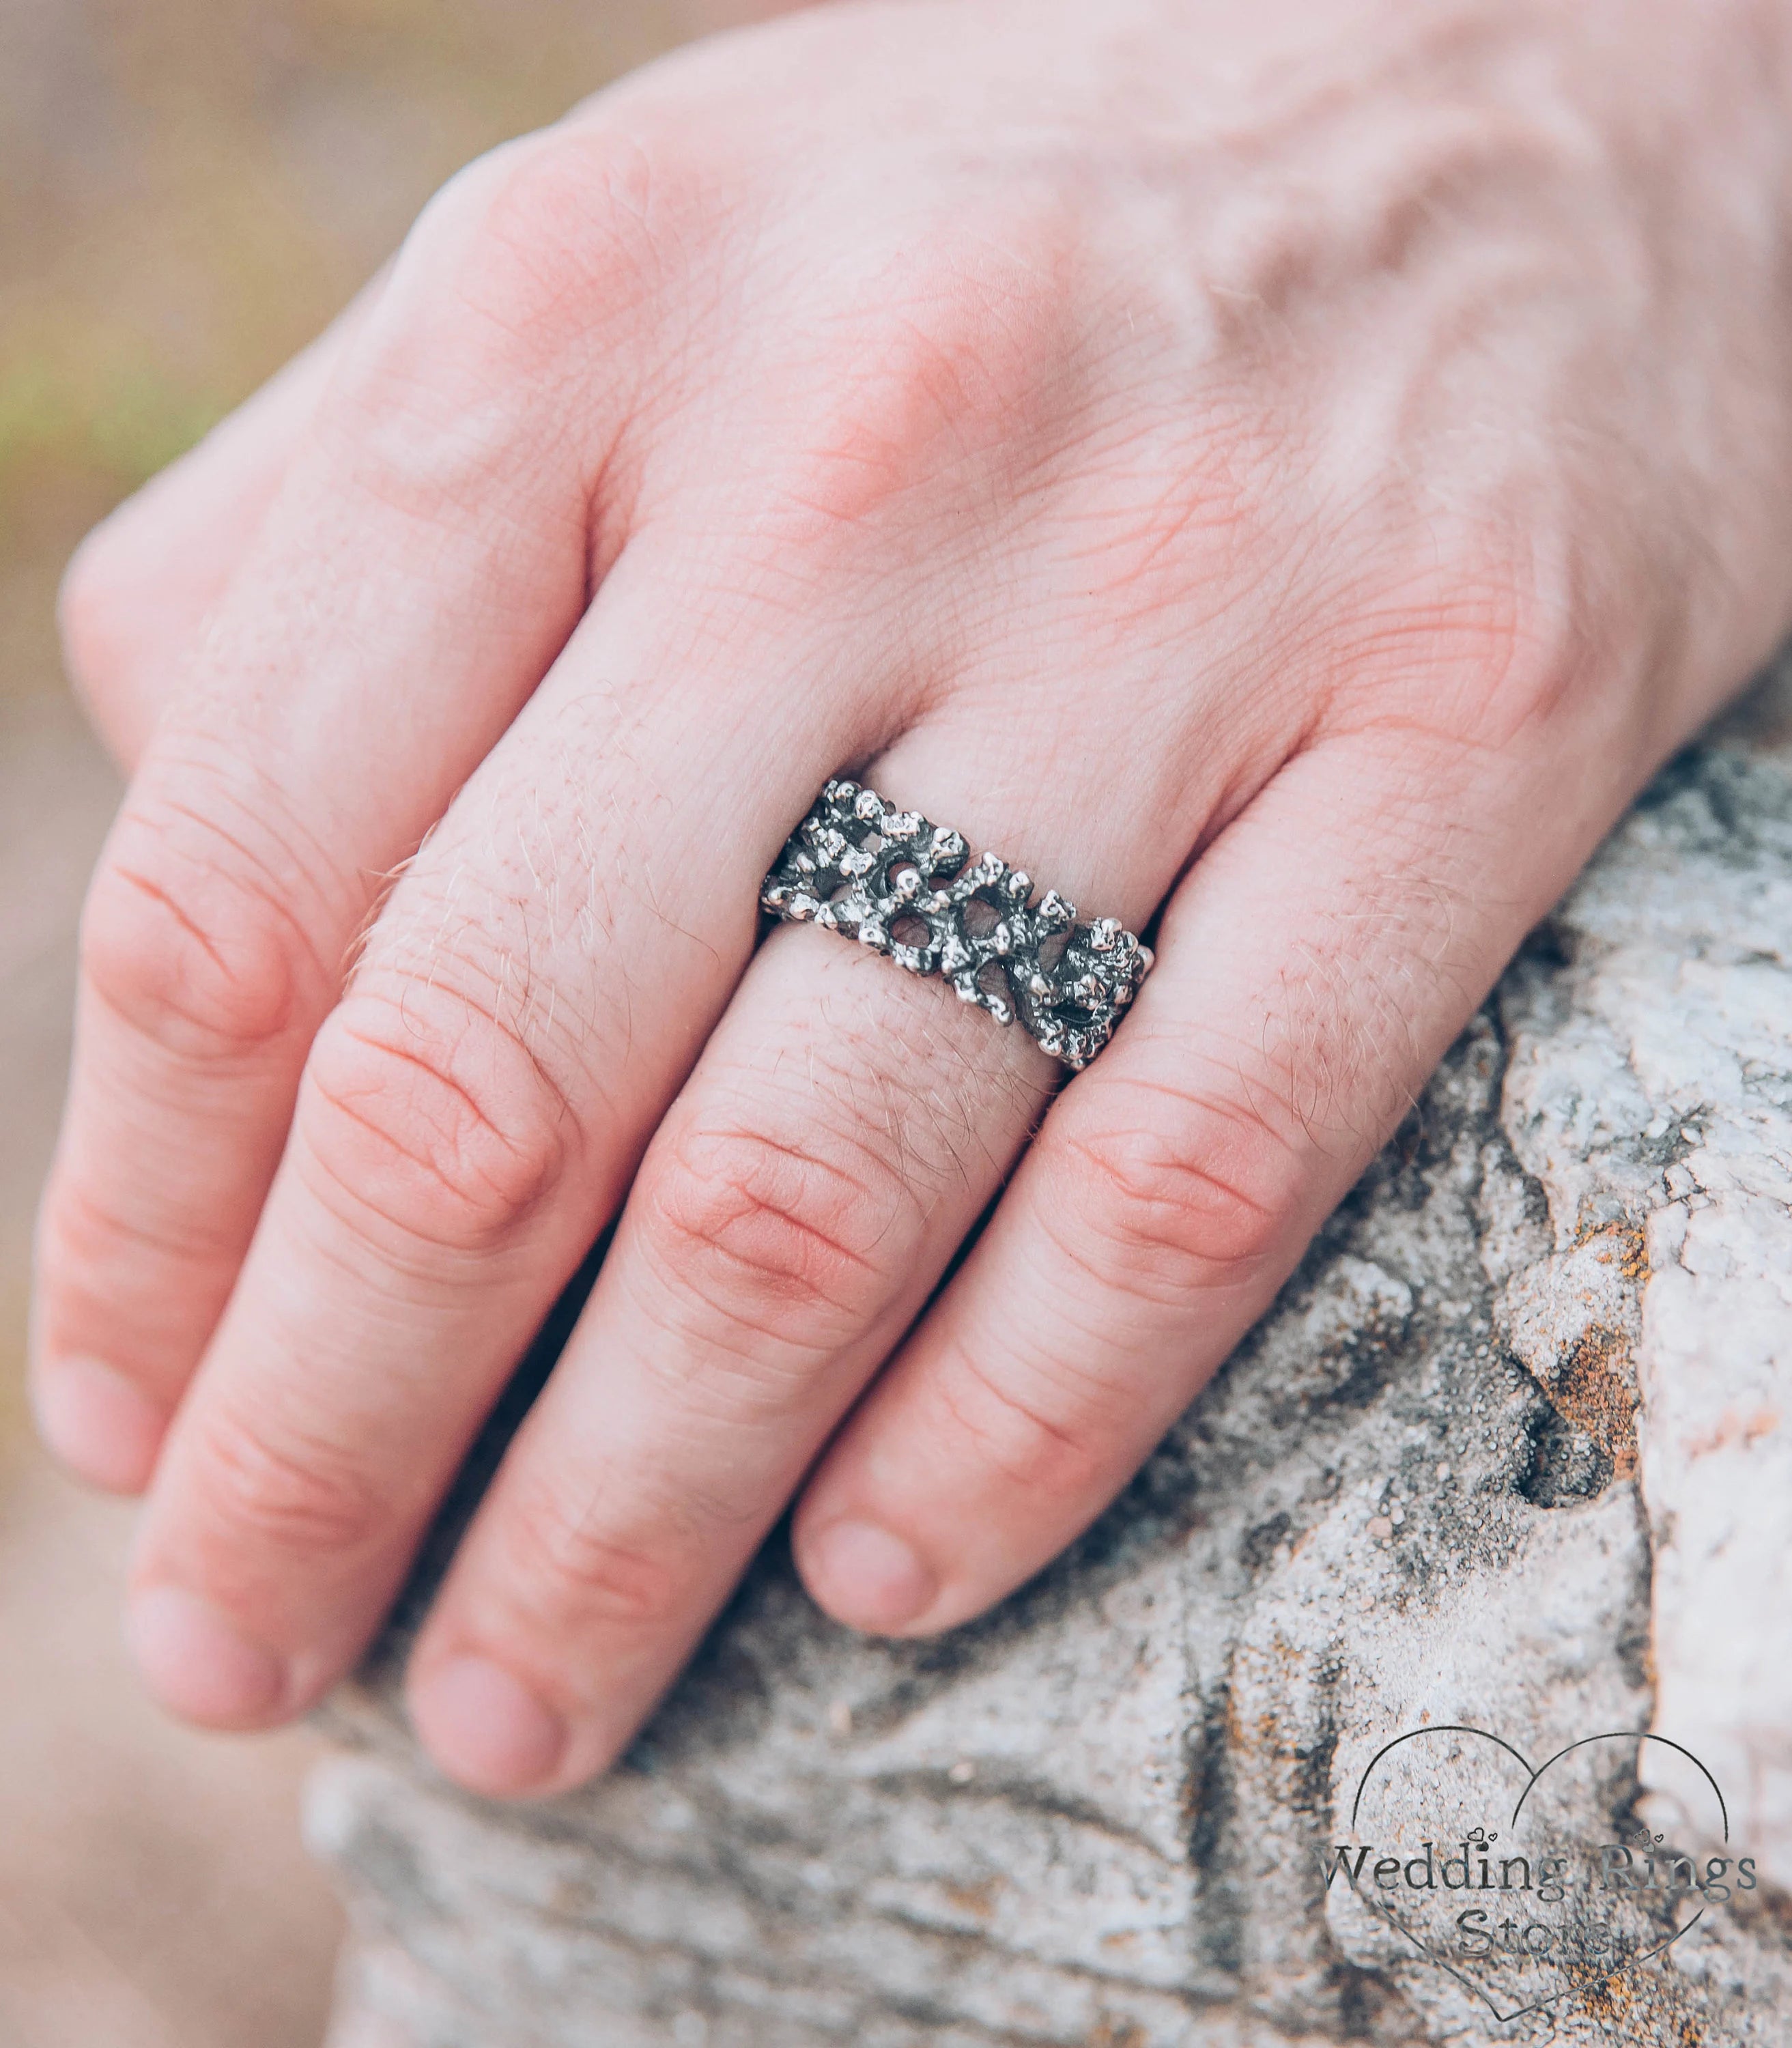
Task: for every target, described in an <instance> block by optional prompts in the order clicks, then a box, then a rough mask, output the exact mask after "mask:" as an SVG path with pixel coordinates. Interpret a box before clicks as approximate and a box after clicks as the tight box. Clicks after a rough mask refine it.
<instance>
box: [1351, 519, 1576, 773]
mask: <svg viewBox="0 0 1792 2048" xmlns="http://www.w3.org/2000/svg"><path fill="white" fill-rule="evenodd" d="M1543 545H1544V544H1543V542H1542V541H1541V540H1538V541H1536V542H1535V543H1534V545H1533V546H1532V547H1531V548H1530V549H1526V548H1522V547H1519V546H1517V545H1514V546H1510V547H1507V546H1503V545H1500V544H1499V542H1497V541H1495V540H1492V539H1490V538H1486V537H1482V538H1480V539H1477V540H1475V541H1467V542H1458V543H1456V544H1455V545H1452V546H1450V547H1449V549H1448V550H1447V552H1446V553H1445V554H1444V555H1443V556H1442V557H1441V558H1437V557H1431V558H1425V559H1422V560H1421V561H1420V563H1419V564H1418V566H1417V567H1415V568H1414V569H1413V571H1412V572H1411V573H1410V574H1407V575H1399V574H1394V575H1380V576H1375V577H1374V578H1371V579H1368V580H1366V582H1365V584H1364V585H1363V589H1362V591H1361V592H1360V595H1359V596H1358V598H1357V599H1356V602H1355V603H1346V604H1345V605H1344V606H1342V607H1339V608H1338V611H1337V614H1336V630H1335V633H1334V634H1333V636H1332V645H1331V649H1330V654H1329V659H1330V660H1331V661H1332V663H1333V664H1334V673H1335V674H1336V677H1338V678H1339V679H1340V681H1339V688H1340V690H1341V692H1342V701H1343V702H1344V704H1346V705H1347V706H1349V707H1351V708H1352V709H1354V710H1356V712H1358V713H1359V714H1360V715H1361V716H1365V717H1366V718H1367V720H1369V721H1370V722H1371V723H1391V724H1392V725H1394V727H1396V728H1398V730H1399V731H1402V732H1405V731H1410V730H1412V729H1414V728H1417V729H1418V730H1421V731H1428V732H1432V733H1436V734H1440V735H1445V736H1447V737H1449V738H1452V739H1457V738H1460V739H1468V740H1470V741H1471V742H1478V743H1480V744H1481V745H1483V746H1485V747H1488V748H1491V749H1495V750H1499V751H1505V750H1506V749H1507V748H1509V747H1511V745H1512V744H1513V743H1514V742H1515V740H1516V739H1519V736H1520V735H1522V733H1523V732H1525V731H1526V730H1527V729H1528V728H1530V727H1533V726H1534V725H1537V724H1539V723H1544V722H1546V721H1547V720H1549V719H1550V716H1552V715H1553V712H1555V711H1556V710H1557V708H1560V707H1561V705H1562V704H1564V703H1565V701H1566V700H1568V699H1569V696H1572V695H1573V691H1574V687H1575V685H1576V683H1577V680H1578V679H1579V677H1581V675H1582V673H1584V671H1585V669H1586V665H1587V660H1588V654H1589V651H1590V649H1591V646H1592V639H1594V638H1597V636H1589V635H1588V633H1587V631H1586V630H1585V627H1584V624H1583V625H1579V626H1577V623H1576V622H1575V620H1574V619H1573V616H1572V615H1571V613H1570V611H1569V608H1568V607H1567V606H1566V604H1565V603H1564V602H1563V601H1561V600H1559V599H1552V598H1551V596H1550V595H1549V589H1550V584H1551V582H1552V581H1557V580H1559V583H1560V587H1561V588H1564V589H1566V588H1573V586H1574V585H1576V584H1581V583H1584V577H1582V576H1580V575H1579V574H1578V572H1576V571H1575V570H1574V569H1573V568H1572V567H1571V566H1570V565H1568V564H1563V565H1561V571H1560V576H1559V579H1558V578H1557V577H1554V576H1551V574H1550V572H1548V569H1547V565H1546V563H1545V562H1544V561H1543V560H1542V559H1541V556H1542V550H1543Z"/></svg>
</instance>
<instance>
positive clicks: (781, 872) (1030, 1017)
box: [759, 782, 1151, 1068]
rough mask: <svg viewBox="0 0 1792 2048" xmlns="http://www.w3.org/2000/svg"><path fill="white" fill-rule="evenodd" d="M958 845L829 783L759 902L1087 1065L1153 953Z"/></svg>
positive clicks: (1070, 1062)
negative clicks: (938, 979)
mask: <svg viewBox="0 0 1792 2048" xmlns="http://www.w3.org/2000/svg"><path fill="white" fill-rule="evenodd" d="M970 853H971V849H970V848H969V846H968V844H967V843H966V841H965V838H964V834H963V833H962V832H952V831H951V830H949V829H948V828H946V827H945V826H943V825H936V824H930V823H929V821H928V820H926V819H925V818H924V817H923V816H921V813H919V812H918V811H898V810H897V809H894V807H893V806H892V805H889V804H886V802H885V801H884V800H883V799H882V797H880V796H879V795H878V793H877V792H876V791H875V789H861V788H860V787H859V785H858V784H857V783H856V782H830V783H828V785H827V787H826V788H825V789H824V790H823V791H822V792H821V793H820V796H819V797H816V800H815V803H814V805H813V808H812V809H810V811H809V815H808V816H807V817H805V819H804V820H803V821H802V823H801V824H799V825H798V826H797V829H796V830H795V831H794V832H793V833H792V834H791V835H790V837H789V841H788V843H787V844H785V848H784V851H783V852H782V854H781V855H779V856H778V865H777V866H776V867H774V868H773V870H772V871H771V872H770V875H767V876H766V879H765V882H764V883H763V885H762V886H761V888H760V890H759V902H760V904H761V906H762V907H763V908H764V909H765V910H769V911H770V913H771V914H772V915H773V916H774V917H782V918H785V919H787V920H788V921H789V922H791V923H793V924H800V925H801V924H807V925H825V926H826V928H827V929H828V930H829V931H831V932H839V933H841V934H842V935H843V936H844V937H848V938H853V939H856V940H857V941H859V944H861V945H862V946H869V947H870V948H871V950H872V951H873V952H879V953H887V954H888V955H889V956H890V959H892V960H894V961H895V963H896V964H897V965H898V967H906V968H907V969H908V970H909V972H910V973H911V974H937V975H943V976H944V977H945V979H947V980H948V981H949V982H950V983H952V987H953V988H954V989H955V990H956V991H957V993H958V995H960V997H961V998H962V999H963V1000H964V1001H965V1002H966V1003H976V1004H977V1005H978V1006H979V1007H980V1008H982V1009H984V1010H987V1011H988V1012H989V1014H991V1016H992V1017H993V1018H995V1020H996V1022H998V1023H1001V1024H1011V1023H1013V1022H1014V1021H1015V1019H1016V1018H1018V1019H1019V1021H1020V1022H1021V1023H1022V1025H1023V1026H1025V1027H1026V1030H1028V1031H1030V1033H1031V1034H1033V1036H1034V1038H1037V1039H1038V1041H1039V1043H1040V1044H1041V1045H1042V1046H1044V1048H1045V1050H1046V1051H1047V1052H1048V1053H1051V1054H1052V1056H1053V1057H1054V1058H1055V1059H1059V1060H1061V1061H1063V1062H1064V1064H1065V1065H1066V1066H1067V1067H1076V1068H1080V1067H1086V1066H1087V1065H1088V1063H1089V1061H1091V1060H1092V1059H1093V1058H1094V1057H1095V1056H1096V1053H1099V1052H1100V1050H1101V1049H1102V1047H1103V1046H1104V1045H1106V1044H1107V1041H1108V1040H1109V1039H1110V1038H1112V1037H1113V1035H1114V1027H1115V1025H1116V1024H1118V1023H1119V1020H1120V1014H1121V1012H1122V1011H1123V1010H1124V1009H1125V1008H1126V1007H1127V1004H1128V1003H1131V1001H1132V999H1133V998H1134V996H1135V995H1137V994H1138V985H1139V983H1141V982H1142V981H1143V980H1144V979H1145V977H1146V975H1147V974H1149V973H1150V971H1151V948H1150V947H1149V946H1147V945H1145V944H1142V943H1141V942H1140V941H1139V940H1138V938H1136V937H1135V936H1134V934H1133V933H1131V932H1128V931H1123V930H1122V929H1121V927H1120V924H1119V920H1118V919H1117V918H1115V917H1098V918H1097V919H1096V921H1095V922H1094V923H1093V924H1079V923H1078V922H1077V921H1076V905H1075V904H1074V903H1072V902H1070V901H1069V899H1068V898H1065V897H1063V896H1061V895H1059V894H1058V893H1057V890H1055V889H1048V890H1046V891H1045V894H1044V895H1043V896H1041V898H1040V899H1039V901H1038V902H1037V903H1035V902H1034V901H1033V900H1032V898H1033V880H1032V877H1031V876H1030V875H1026V874H1024V873H1023V872H1022V871H1021V870H1020V869H1018V868H1015V867H1010V866H1009V865H1008V863H1007V861H1005V860H1003V859H1002V858H1001V856H1000V855H998V854H993V853H984V854H979V855H978V857H977V858H976V859H975V860H972V859H971V857H970Z"/></svg>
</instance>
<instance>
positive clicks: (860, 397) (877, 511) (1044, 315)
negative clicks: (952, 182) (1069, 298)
mask: <svg viewBox="0 0 1792 2048" xmlns="http://www.w3.org/2000/svg"><path fill="white" fill-rule="evenodd" d="M1054 232H1056V230H1055V229H1054V228H1053V227H1049V226H1048V227H1041V229H1040V231H1039V234H1040V236H1041V239H1049V236H1050V235H1052V234H1053V233H1054ZM1000 235H1001V228H1000V226H999V223H998V224H994V225H992V226H991V228H990V230H989V235H988V236H986V235H983V234H980V233H979V234H977V235H966V234H965V233H964V231H963V229H962V228H960V229H959V230H956V231H945V232H944V233H942V234H941V235H940V236H939V237H938V238H937V239H935V241H934V242H933V243H932V244H931V245H930V246H929V247H928V248H927V249H926V250H925V252H923V253H921V254H903V255H902V256H901V257H900V258H898V259H896V260H895V261H894V262H891V263H890V264H889V265H888V266H886V268H885V270H884V271H883V272H882V273H880V274H879V275H878V276H877V277H876V279H875V287H876V289H875V292H867V293H861V295H860V297H859V298H858V299H856V300H855V301H854V302H853V303H852V304H850V305H848V307H846V308H844V309H842V310H841V311H840V312H838V313H837V314H836V316H835V317H834V318H833V319H832V320H830V321H829V322H828V323H827V324H826V331H827V332H828V336H829V337H830V338H829V340H828V343H827V352H826V354H825V355H824V358H823V359H821V361H820V363H817V364H816V365H814V366H813V367H811V368H810V370H809V382H810V389H809V398H808V402H807V405H806V407H805V416H806V417H807V418H808V420H809V425H808V427H807V429H806V430H805V433H804V434H803V436H801V439H800V440H797V441H795V442H794V443H793V444H791V446H790V448H789V450H788V452H787V454H786V456H785V461H786V463H787V464H788V467H787V468H786V470H785V476H784V480H783V485H782V489H780V490H778V491H777V494H776V495H775V497H774V499H773V501H772V503H771V506H770V510H771V514H772V516H773V518H774V522H775V527H776V532H777V536H778V539H779V540H780V541H784V540H787V539H792V538H793V539H795V540H797V541H825V540H826V539H828V537H832V536H833V535H835V534H844V533H849V532H851V530H853V529H859V528H861V527H863V526H865V525H866V524H867V523H869V522H875V521H876V520H878V519H879V518H883V517H886V516H892V515H893V516H895V517H898V518H901V517H902V516H904V514H903V510H902V508H903V506H904V505H905V504H906V503H907V502H909V501H910V499H911V498H912V496H913V493H914V492H915V491H917V489H919V488H924V487H925V488H927V489H930V490H936V491H937V490H938V489H940V488H941V487H944V485H945V484H946V483H947V482H948V479H953V478H956V479H960V484H961V486H962V487H963V488H964V490H966V491H968V492H971V493H975V492H976V491H987V487H988V482H989V471H990V469H991V467H992V466H994V467H999V469H1000V470H1001V471H1003V475H1005V476H1006V475H1009V474H1010V473H1014V472H1018V471H1021V470H1022V469H1023V468H1024V466H1025V464H1026V458H1027V456H1028V455H1029V453H1030V452H1032V451H1034V449H1036V448H1039V447H1040V446H1041V445H1042V440H1041V436H1042V434H1043V433H1044V432H1045V431H1046V423H1047V422H1048V421H1050V420H1051V418H1052V417H1053V411H1054V407H1053V403H1052V401H1050V400H1049V398H1047V397H1046V396H1045V394H1047V393H1048V392H1049V390H1050V389H1051V388H1052V386H1053V379H1054V378H1059V377H1061V370H1062V366H1063V364H1064V363H1065V362H1066V361H1067V360H1068V359H1069V358H1070V357H1071V355H1072V353H1073V351H1074V350H1075V348H1076V341H1075V339H1074V337H1073V336H1072V333H1071V332H1070V331H1069V314H1068V313H1067V312H1066V309H1065V300H1064V298H1063V297H1061V296H1060V295H1058V294H1057V293H1053V291H1051V290H1050V289H1049V287H1048V285H1047V281H1046V280H1045V278H1043V277H1041V276H1040V275H1039V274H1038V273H1037V272H1035V271H1034V270H1030V269H1029V267H1028V266H1024V265H1022V264H1018V263H1014V264H1010V263H1006V262H1003V260H1002V259H1001V258H999V256H995V255H993V254H991V247H990V239H989V238H990V237H994V238H995V239H1000ZM1046 267H1047V268H1048V269H1049V267H1050V266H1049V263H1048V264H1047V266H1046ZM909 516H912V514H910V515H909Z"/></svg>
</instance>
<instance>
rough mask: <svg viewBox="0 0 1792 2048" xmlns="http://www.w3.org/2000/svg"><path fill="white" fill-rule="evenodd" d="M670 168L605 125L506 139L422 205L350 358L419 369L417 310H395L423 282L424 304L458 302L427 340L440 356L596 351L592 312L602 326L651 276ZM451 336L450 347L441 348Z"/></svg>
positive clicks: (434, 357) (511, 357) (537, 363)
mask: <svg viewBox="0 0 1792 2048" xmlns="http://www.w3.org/2000/svg"><path fill="white" fill-rule="evenodd" d="M669 182H670V180H669V179H668V177H667V176H666V175H665V166H664V164H663V162H662V161H661V160H660V159H658V158H657V157H655V158H654V159H652V160H650V158H649V157H648V155H647V153H646V152H645V150H644V149H642V146H641V145H639V144H638V143H636V142H632V141H630V140H629V139H627V138H623V137H621V136H619V135H617V134H612V133H611V132H609V131H607V130H603V129H601V128H595V127H591V126H582V127H578V128H570V129H546V130H541V131H540V132H538V133H537V134H531V135H526V136H522V137H520V138H518V139H516V140H515V141H514V142H506V143H503V144H501V145H499V146H498V148H497V149H493V150H491V151H489V152H488V153H487V154H486V155H484V156H483V157H478V158H476V159H475V161H473V162H472V163H471V164H469V165H467V166H466V168H465V169H463V170H461V171H460V172H458V173H456V175H455V176H453V177H452V178H451V179H450V180H448V183H447V184H445V185H444V186H443V187H442V188H441V189H440V191H439V192H437V193H436V196H435V197H434V198H433V199H432V200H431V201H430V202H429V205H428V206H426V207H425V208H424V210H423V212H422V213H421V215H420V216H419V217H418V220H417V225H416V227H415V228H414V229H413V231H412V235H411V237H410V239H409V242H408V243H407V246H406V249H405V255H404V258H403V260H402V261H401V265H400V267H399V270H398V272H397V273H396V274H395V277H394V285H395V287H396V289H395V291H394V293H393V297H392V308H393V310H394V313H396V314H398V316H399V317H398V318H397V319H396V320H391V319H388V320H382V322H380V323H378V324H377V325H376V326H375V328H374V329H373V330H372V331H371V332H370V337H369V341H368V343H367V346H365V347H363V348H362V349H360V350H359V351H357V356H356V360H357V361H358V362H359V363H363V364H368V365H373V366H376V367H380V368H383V369H386V370H395V371H397V372H398V374H400V375H401V376H402V377H403V378H405V379H406V380H407V381H408V380H409V379H410V378H412V377H413V376H414V374H415V373H416V370H417V348H416V344H415V336H414V333H413V332H411V328H412V326H413V324H414V323H413V322H408V321H407V320H405V318H404V317H402V316H403V313H404V311H405V308H407V307H409V308H411V309H412V310H413V312H414V311H415V309H416V307H417V299H416V297H415V293H416V292H417V290H419V289H421V293H423V295H424V298H425V303H426V304H428V305H429V307H430V308H432V309H435V310H438V311H439V310H440V308H442V307H443V306H444V305H446V306H448V307H451V308H452V309H453V311H454V312H455V313H456V315H458V316H461V317H460V318H459V319H457V320H456V321H455V322H453V323H452V324H447V325H446V326H445V327H444V328H443V331H442V332H441V334H440V335H439V336H432V339H433V340H434V342H435V345H434V347H432V349H431V350H430V351H427V354H428V357H429V359H430V360H431V361H432V362H433V363H436V364H437V365H440V364H442V363H444V361H448V362H449V363H452V362H454V361H460V362H461V363H462V365H463V367H464V369H465V370H467V371H468V372H470V373H471V372H478V373H481V374H483V373H488V372H489V371H490V370H491V369H492V368H493V367H504V366H506V365H507V366H509V367H512V368H514V369H515V370H518V371H521V372H526V373H530V374H539V373H542V372H545V371H546V370H549V369H550V368H551V367H552V366H553V365H554V364H555V363H557V362H558V361H559V359H560V358H562V357H563V356H564V355H565V354H566V352H567V351H568V349H576V350H578V351H580V353H581V355H584V356H585V357H587V358H592V357H594V356H595V355H601V354H602V353H603V351H600V350H597V349H595V347H594V343H595V339H597V337H595V336H594V332H593V329H594V326H599V325H601V326H602V327H603V328H606V329H608V328H610V327H611V324H613V323H614V322H615V321H616V320H619V319H620V318H621V317H623V316H625V315H626V313H627V312H629V311H630V310H631V309H633V308H635V307H637V306H638V304H640V302H641V300H642V296H643V294H644V293H645V292H646V289H648V287H649V285H650V281H651V276H652V272H653V269H654V265H653V261H652V255H651V251H652V249H653V246H654V240H655V239H656V238H657V236H659V235H660V234H661V227H660V225H659V223H660V221H661V216H662V215H663V214H664V213H665V210H666V197H667V192H666V187H667V185H668V184H669ZM468 315H471V316H472V319H471V323H469V321H468V320H467V318H466V317H465V316H468ZM450 341H453V342H455V343H456V347H457V349H458V351H459V354H458V355H455V354H453V353H452V352H450V351H445V349H444V343H448V342H450ZM469 350H470V351H471V356H470V358H469V357H468V355H467V351H469Z"/></svg>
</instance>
